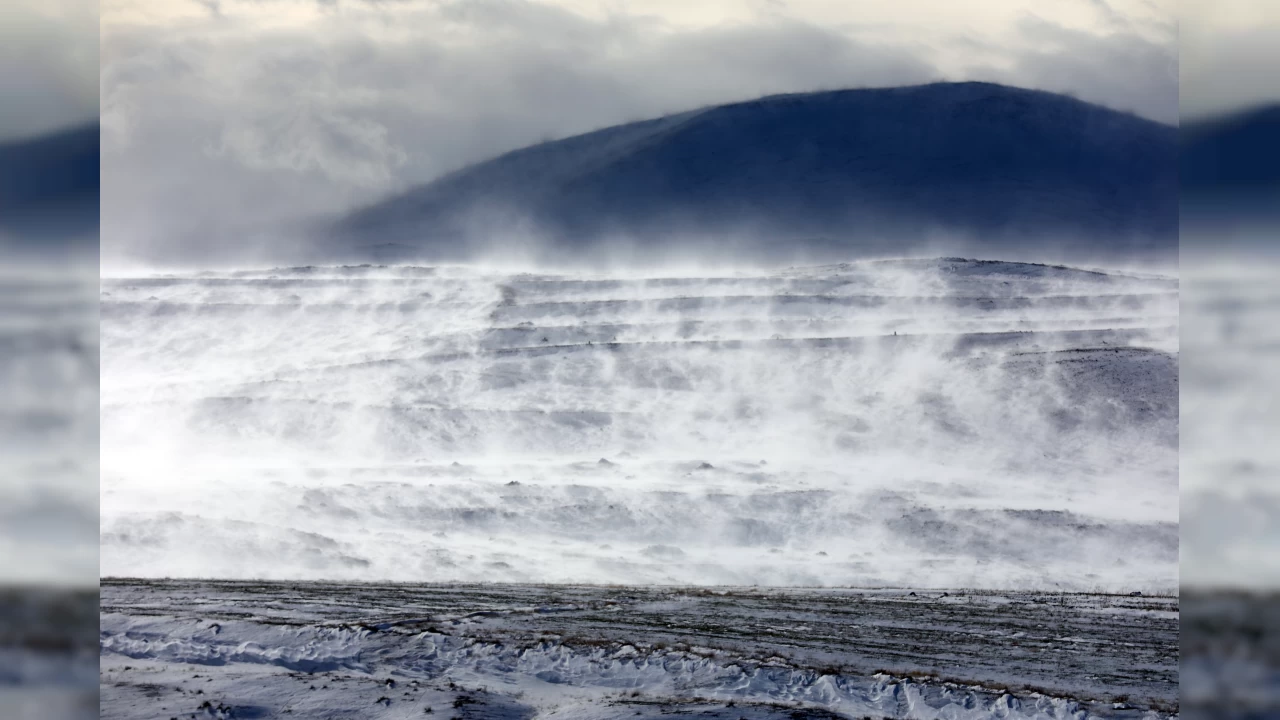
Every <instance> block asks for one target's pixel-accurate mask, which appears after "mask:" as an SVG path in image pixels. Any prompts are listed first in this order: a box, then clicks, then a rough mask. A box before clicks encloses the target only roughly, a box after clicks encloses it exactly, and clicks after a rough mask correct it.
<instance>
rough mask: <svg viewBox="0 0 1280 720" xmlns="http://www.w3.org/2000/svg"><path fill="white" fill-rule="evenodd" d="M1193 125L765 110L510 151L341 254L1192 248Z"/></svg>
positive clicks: (770, 103) (820, 99) (961, 93)
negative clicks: (530, 248)
mask: <svg viewBox="0 0 1280 720" xmlns="http://www.w3.org/2000/svg"><path fill="white" fill-rule="evenodd" d="M1177 152H1178V131H1177V129H1176V128H1173V127H1171V126H1167V125H1162V124H1160V123H1156V122H1154V121H1150V120H1146V119H1143V118H1139V117H1137V116H1134V115H1130V114H1125V113H1121V112H1117V111H1114V110H1109V109H1107V108H1103V107H1100V106H1097V105H1091V104H1089V103H1085V102H1082V101H1079V100H1076V99H1073V98H1070V97H1066V96H1062V95H1055V94H1052V93H1047V92H1041V91H1034V90H1024V89H1018V88H1011V87H1005V86H1000V85H993V84H988V83H937V84H931V85H921V86H912V87H898V88H882V89H857V90H839V91H832V92H817V93H805V94H794V95H779V96H773V97H766V98H762V99H759V100H753V101H749V102H740V103H733V104H729V105H721V106H716V107H710V108H704V109H701V110H695V111H692V112H686V113H681V114H677V115H671V116H667V117H662V118H657V119H653V120H646V121H642V122H636V123H629V124H626V125H619V126H615V127H610V128H606V129H603V130H598V131H595V132H590V133H586V134H584V135H579V136H575V137H571V138H567V139H564V140H558V141H553V142H547V143H542V144H539V145H534V146H531V147H527V148H523V149H520V150H516V151H513V152H509V153H506V154H504V155H501V156H499V157H496V158H493V159H491V160H488V161H485V162H481V163H478V164H475V165H472V166H470V167H467V168H464V169H462V170H459V171H456V172H453V173H450V174H448V175H445V176H443V177H441V178H439V179H437V180H435V181H432V182H429V183H427V184H425V185H422V186H419V187H416V188H413V189H411V190H409V191H408V192H406V193H404V194H401V195H399V196H397V197H394V198H391V199H389V200H386V201H384V202H380V203H378V204H375V205H373V206H370V207H367V208H364V209H361V210H359V211H357V212H354V213H352V214H350V215H348V216H346V217H344V218H342V219H341V220H340V221H338V222H337V223H336V224H334V225H333V226H332V227H331V228H330V232H329V233H328V237H327V244H328V246H329V247H330V248H331V249H333V250H335V251H347V252H349V254H351V255H352V256H357V255H359V254H360V248H366V249H369V248H374V247H377V248H380V250H378V252H383V253H385V252H391V253H400V254H404V255H410V256H417V257H423V258H433V259H450V258H465V257H467V256H469V255H471V254H474V253H476V252H479V251H482V250H484V249H486V248H490V249H492V248H494V247H500V246H501V245H502V244H503V243H504V242H508V241H511V240H513V239H515V240H519V241H520V242H524V243H533V244H537V245H539V246H540V247H542V248H544V249H546V250H548V251H549V252H551V253H553V254H554V253H557V252H560V253H582V252H590V251H592V250H593V249H595V248H599V247H601V246H602V245H603V246H607V245H609V244H610V243H613V242H617V241H621V242H623V243H634V244H636V245H640V246H643V247H644V248H646V249H648V250H665V249H688V247H689V246H690V245H691V244H692V245H697V244H705V245H706V246H707V247H709V248H711V249H724V248H728V247H732V248H733V249H735V250H740V251H742V252H747V253H757V252H760V253H764V254H765V255H768V254H771V253H774V254H776V253H782V252H793V251H795V250H797V249H808V250H811V251H813V252H814V253H815V254H816V255H817V256H826V255H830V256H837V257H843V258H849V257H857V256H871V255H878V254H903V253H907V252H912V251H918V250H923V249H939V246H938V241H939V240H941V241H944V242H945V243H946V249H955V250H963V251H968V252H978V253H981V254H988V255H991V254H996V253H998V252H1004V251H1006V250H1009V249H1011V248H1012V249H1019V248H1020V249H1024V250H1025V249H1027V248H1045V247H1055V248H1057V249H1058V250H1061V251H1062V252H1060V253H1058V254H1057V256H1060V257H1061V256H1065V257H1071V256H1073V255H1074V256H1087V257H1090V258H1095V257H1099V256H1102V255H1129V256H1134V255H1143V254H1151V253H1168V252H1176V246H1177V237H1178V157H1177Z"/></svg>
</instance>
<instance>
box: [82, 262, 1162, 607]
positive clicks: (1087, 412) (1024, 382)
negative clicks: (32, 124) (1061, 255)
mask: <svg viewBox="0 0 1280 720" xmlns="http://www.w3.org/2000/svg"><path fill="white" fill-rule="evenodd" d="M1177 290H1178V285H1177V281H1176V279H1173V278H1168V277H1157V276H1147V275H1144V276H1137V275H1133V274H1123V273H1104V272H1094V271H1085V270H1079V269H1071V268H1063V267H1051V266H1044V265H1026V264H1017V263H1002V262H979V261H969V260H958V259H942V260H936V259H935V260H900V261H875V262H862V263H855V264H844V265H831V266H821V267H803V268H791V269H787V270H781V271H753V272H728V271H724V272H715V271H712V272H707V271H701V272H686V273H668V274H663V275H659V274H654V273H647V274H641V273H626V272H614V273H603V274H590V275H589V274H582V273H567V274H551V273H537V274H534V273H511V272H506V271H500V270H493V269H484V268H477V267H445V266H441V267H404V266H393V267H370V266H362V267H303V268H287V269H275V270H269V271H253V270H244V271H220V272H200V273H187V274H173V275H145V276H143V275H131V276H121V277H111V278H105V279H104V280H103V285H102V362H103V366H102V381H103V389H102V423H103V425H102V433H103V454H102V462H103V473H102V498H101V500H102V525H101V540H102V571H103V573H104V574H105V575H133V576H173V577H178V576H203V577H211V576H212V577H231V578H236V577H240V578H245V577H272V578H329V579H398V580H419V581H471V580H478V581H514V582H521V581H539V582H540V581H547V582H597V583H614V582H618V583H679V584H686V583H693V584H738V585H750V584H768V585H826V586H831V585H860V586H876V585H910V586H915V587H921V586H925V587H987V588H1069V589H1084V590H1089V589H1099V588H1101V589H1111V590H1124V591H1128V590H1137V589H1141V590H1153V589H1172V588H1174V587H1176V584H1177V561H1178V541H1177V532H1178V526H1177V521H1178V501H1177V418H1178V414H1177V397H1178V382H1177V377H1178V376H1177V356H1176V353H1177V331H1176V329H1177V312H1178V303H1177V301H1178V296H1177Z"/></svg>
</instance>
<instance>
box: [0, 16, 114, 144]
mask: <svg viewBox="0 0 1280 720" xmlns="http://www.w3.org/2000/svg"><path fill="white" fill-rule="evenodd" d="M97 114H98V0H0V142H3V141H6V140H18V139H22V138H25V137H30V136H33V135H41V134H44V133H47V132H49V131H51V130H58V129H62V128H65V127H69V126H73V125H78V124H83V123H85V122H89V121H92V120H93V118H94V117H95V116H96V115H97Z"/></svg>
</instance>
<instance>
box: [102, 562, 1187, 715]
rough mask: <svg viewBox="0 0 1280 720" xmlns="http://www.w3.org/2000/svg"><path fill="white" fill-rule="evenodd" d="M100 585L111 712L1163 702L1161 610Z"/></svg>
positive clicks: (820, 594)
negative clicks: (101, 586) (101, 587)
mask: <svg viewBox="0 0 1280 720" xmlns="http://www.w3.org/2000/svg"><path fill="white" fill-rule="evenodd" d="M102 593H103V597H102V620H101V622H102V633H101V640H100V648H101V656H102V657H101V661H102V675H101V693H102V717H104V718H141V717H156V716H157V715H159V716H170V715H172V716H176V717H189V716H190V714H191V713H195V714H196V716H197V717H238V718H244V717H278V716H283V715H286V714H287V715H288V716H290V717H298V718H313V717H314V718H318V717H354V716H358V717H370V718H378V717H409V716H414V717H421V716H423V715H424V714H427V712H428V708H430V712H431V713H433V714H439V713H443V715H442V717H460V718H533V717H538V718H579V719H581V720H603V719H606V718H623V717H636V716H640V717H649V718H656V717H660V716H671V715H697V716H699V717H712V718H726V719H737V718H743V717H745V718H761V719H763V718H777V719H779V720H781V719H783V718H814V719H817V718H863V717H874V718H886V717H894V718H899V717H901V718H948V719H950V720H960V719H962V718H995V717H1000V718H1073V719H1075V720H1083V719H1084V718H1089V717H1122V718H1157V717H1168V716H1170V715H1171V714H1176V713H1177V707H1178V706H1177V702H1178V685H1177V683H1178V673H1177V671H1178V667H1177V663H1178V601H1177V600H1176V599H1174V598H1152V597H1134V596H1127V595H1125V596H1100V595H1069V594H1035V593H1000V594H997V593H980V592H972V591H952V592H948V593H945V594H944V593H940V592H924V591H906V590H884V591H847V590H846V591H840V590H827V591H797V590H785V591H784V590H773V591H761V590H754V589H748V588H725V589H718V590H714V591H712V590H706V589H701V590H700V589H683V590H682V589H674V588H634V587H608V588H602V587H566V586H556V587H549V586H531V585H524V586H504V585H473V586H439V585H437V586H422V585H372V584H357V585H344V584H332V583H331V584H319V583H255V582H200V581H151V582H146V581H106V582H104V584H103V589H102ZM219 713H221V714H219Z"/></svg>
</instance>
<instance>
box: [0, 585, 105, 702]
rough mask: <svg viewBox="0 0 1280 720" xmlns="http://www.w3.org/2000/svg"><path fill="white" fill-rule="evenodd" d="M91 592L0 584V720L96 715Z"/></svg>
mask: <svg viewBox="0 0 1280 720" xmlns="http://www.w3.org/2000/svg"><path fill="white" fill-rule="evenodd" d="M97 623H98V593H97V592H96V590H63V589H52V588H34V587H18V586H4V585H0V717H3V718H5V719H6V720H9V719H13V720H27V719H30V720H46V719H47V720H80V719H81V718H94V717H97V711H98V694H97V692H96V691H95V689H94V678H95V677H97V674H98V653H97V652H95V648H94V643H93V640H94V633H95V631H96V629H97Z"/></svg>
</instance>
